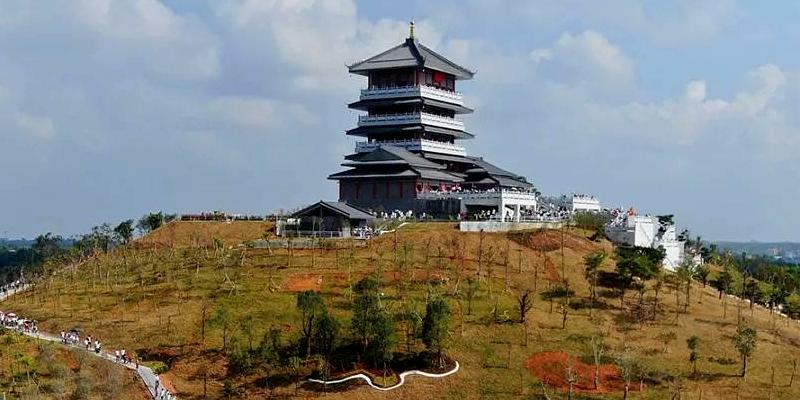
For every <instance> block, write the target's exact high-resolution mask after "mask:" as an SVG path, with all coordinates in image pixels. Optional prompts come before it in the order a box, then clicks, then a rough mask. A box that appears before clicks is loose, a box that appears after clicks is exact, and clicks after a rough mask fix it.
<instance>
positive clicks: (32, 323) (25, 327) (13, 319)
mask: <svg viewBox="0 0 800 400" xmlns="http://www.w3.org/2000/svg"><path fill="white" fill-rule="evenodd" d="M0 325H2V326H4V327H6V328H8V329H13V330H16V331H18V332H25V333H36V332H39V328H38V327H37V326H36V320H33V319H26V318H23V317H20V316H18V315H17V314H15V313H4V312H2V311H0Z"/></svg>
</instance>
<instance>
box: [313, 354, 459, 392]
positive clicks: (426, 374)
mask: <svg viewBox="0 0 800 400" xmlns="http://www.w3.org/2000/svg"><path fill="white" fill-rule="evenodd" d="M459 367H460V366H459V364H458V361H456V366H455V367H454V368H453V369H452V370H450V371H447V372H445V373H442V374H432V373H430V372H425V371H419V370H416V369H415V370H411V371H406V372H402V373H400V375H399V377H400V381H399V382H397V383H396V384H394V385H392V386H388V387H381V386H377V385H375V384H374V383H372V379H370V377H369V376H367V375H364V374H356V375H352V376H348V377H346V378H342V379H336V380H332V381H323V380H320V379H309V380H308V381H309V382H314V383H321V384H323V385H335V384H337V383H342V382H347V381H351V380H353V379H361V380H363V381H364V382H367V384H368V385H370V386H371V387H372V388H373V389H376V390H380V391H383V392H388V391H390V390H394V389H397V388H399V387H400V386H403V384H404V383H406V377H407V376H411V375H420V376H424V377H426V378H444V377H445V376H448V375H452V374H455V373H456V372H458V369H459Z"/></svg>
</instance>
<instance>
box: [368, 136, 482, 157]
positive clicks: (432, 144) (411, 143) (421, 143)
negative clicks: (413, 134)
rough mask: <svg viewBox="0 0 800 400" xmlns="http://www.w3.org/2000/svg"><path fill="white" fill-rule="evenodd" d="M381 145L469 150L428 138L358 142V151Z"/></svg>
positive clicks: (451, 151) (449, 151)
mask: <svg viewBox="0 0 800 400" xmlns="http://www.w3.org/2000/svg"><path fill="white" fill-rule="evenodd" d="M381 145H387V146H396V147H403V148H405V149H406V150H409V151H425V152H431V153H439V154H448V155H454V156H462V157H464V156H466V155H467V150H466V149H465V148H464V147H462V146H458V145H455V144H452V143H445V142H437V141H434V140H426V139H410V140H389V141H381V142H356V153H369V152H370V151H372V150H375V149H377V148H378V147H380V146H381Z"/></svg>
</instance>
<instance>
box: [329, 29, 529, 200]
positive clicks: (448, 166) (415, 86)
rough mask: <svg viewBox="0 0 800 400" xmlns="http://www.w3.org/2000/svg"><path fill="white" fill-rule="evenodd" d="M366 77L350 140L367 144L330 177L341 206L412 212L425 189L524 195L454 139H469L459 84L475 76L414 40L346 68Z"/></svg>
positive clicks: (517, 183) (512, 177)
mask: <svg viewBox="0 0 800 400" xmlns="http://www.w3.org/2000/svg"><path fill="white" fill-rule="evenodd" d="M349 71H350V73H353V74H358V75H363V76H366V77H367V79H368V85H367V88H366V89H363V90H361V95H360V98H359V100H358V101H356V102H353V103H351V104H350V105H349V107H350V108H351V109H355V110H360V111H365V112H366V114H365V115H361V116H359V118H358V126H357V127H355V128H353V129H350V130H348V131H347V135H350V136H357V137H362V138H365V141H360V142H357V143H356V149H355V153H354V154H351V155H348V156H346V157H345V160H346V161H345V162H344V163H343V164H342V166H344V167H348V168H349V169H347V170H345V171H342V172H339V173H335V174H333V175H331V176H329V179H333V180H338V181H339V189H340V190H339V192H340V193H339V197H340V200H341V201H347V202H349V203H352V204H357V205H361V206H366V207H370V208H373V209H384V210H390V209H392V210H393V209H401V210H406V209H414V201H415V199H417V198H418V197H420V194H423V193H426V192H429V191H432V190H433V191H446V190H453V189H458V190H461V189H471V190H502V189H514V190H529V189H531V188H532V185H531V184H530V183H528V182H527V181H526V180H525V178H524V177H522V176H520V175H517V174H514V173H511V172H508V171H506V170H503V169H501V168H498V167H496V166H494V165H492V164H490V163H488V162H486V161H484V160H483V159H482V158H480V157H474V156H469V155H467V152H466V149H465V148H464V147H463V146H461V145H460V144H459V143H458V141H461V140H464V139H471V138H473V137H474V136H473V135H472V134H471V133H469V132H468V131H467V130H466V129H465V126H464V123H463V122H462V121H461V120H459V119H457V118H456V116H457V115H461V114H469V113H471V112H472V111H473V110H472V109H470V108H469V107H466V106H465V105H464V100H463V96H462V95H461V93H459V92H457V91H456V81H460V80H466V79H471V78H472V77H473V76H474V74H475V73H474V72H473V71H470V70H469V69H467V68H464V67H462V66H460V65H458V64H456V63H454V62H452V61H450V60H448V59H447V58H445V57H444V56H442V55H440V54H439V53H437V52H435V51H433V50H431V49H429V48H428V47H425V46H424V45H422V44H420V43H419V42H418V41H417V39H416V38H415V37H414V35H413V25H412V34H411V35H410V37H409V38H408V39H406V40H405V41H404V42H403V43H401V44H399V45H397V46H395V47H393V48H391V49H389V50H386V51H384V52H383V53H380V54H378V55H376V56H373V57H370V58H368V59H366V60H364V61H360V62H357V63H355V64H352V65H350V66H349Z"/></svg>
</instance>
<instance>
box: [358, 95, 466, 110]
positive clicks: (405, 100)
mask: <svg viewBox="0 0 800 400" xmlns="http://www.w3.org/2000/svg"><path fill="white" fill-rule="evenodd" d="M409 104H410V105H416V104H425V105H430V106H434V107H439V108H444V109H447V110H453V111H454V112H455V113H456V114H470V113H472V112H473V111H474V110H473V109H471V108H469V107H464V106H460V105H458V104H452V103H447V102H444V101H439V100H433V99H428V98H425V97H402V98H393V99H378V100H359V101H356V102H353V103H350V104H348V105H347V107H349V108H352V109H354V110H364V111H366V110H367V109H368V108H369V107H376V106H403V105H409Z"/></svg>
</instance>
